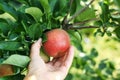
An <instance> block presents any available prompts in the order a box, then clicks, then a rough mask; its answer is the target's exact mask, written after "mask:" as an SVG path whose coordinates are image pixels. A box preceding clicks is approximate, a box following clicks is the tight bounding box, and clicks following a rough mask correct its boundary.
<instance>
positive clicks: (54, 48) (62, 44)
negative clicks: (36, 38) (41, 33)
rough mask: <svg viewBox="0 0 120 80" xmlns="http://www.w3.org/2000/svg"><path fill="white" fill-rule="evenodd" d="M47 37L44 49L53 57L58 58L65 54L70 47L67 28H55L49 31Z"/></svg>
mask: <svg viewBox="0 0 120 80" xmlns="http://www.w3.org/2000/svg"><path fill="white" fill-rule="evenodd" d="M46 38H47V41H46V42H44V43H43V49H44V51H45V53H46V54H47V55H49V56H51V57H54V58H57V57H61V56H63V55H65V53H66V51H67V50H68V49H69V47H70V38H69V35H68V33H67V32H66V31H65V30H62V29H53V30H51V31H48V32H47V33H46Z"/></svg>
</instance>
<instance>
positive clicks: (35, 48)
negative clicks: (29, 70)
mask: <svg viewBox="0 0 120 80" xmlns="http://www.w3.org/2000/svg"><path fill="white" fill-rule="evenodd" d="M41 45H42V39H41V38H40V39H39V40H38V41H36V42H35V43H33V44H32V47H31V51H30V58H31V59H32V60H33V59H36V58H41V57H40V55H39V54H40V48H41Z"/></svg>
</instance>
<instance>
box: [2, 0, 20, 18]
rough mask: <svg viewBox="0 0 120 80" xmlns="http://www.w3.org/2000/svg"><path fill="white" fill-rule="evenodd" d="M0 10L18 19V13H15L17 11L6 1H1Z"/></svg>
mask: <svg viewBox="0 0 120 80" xmlns="http://www.w3.org/2000/svg"><path fill="white" fill-rule="evenodd" d="M0 10H3V11H4V12H7V13H9V14H10V15H12V16H13V17H14V18H15V19H16V20H17V19H18V15H17V14H18V13H17V11H15V9H14V8H12V7H11V6H9V5H8V4H7V3H5V2H2V1H1V3H0Z"/></svg>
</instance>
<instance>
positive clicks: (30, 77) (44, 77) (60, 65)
mask: <svg viewBox="0 0 120 80" xmlns="http://www.w3.org/2000/svg"><path fill="white" fill-rule="evenodd" d="M41 41H42V40H41V38H40V39H39V40H38V41H36V42H35V43H34V44H33V45H32V47H31V52H30V58H31V62H30V64H29V68H28V70H29V71H28V73H27V75H26V76H25V78H24V80H64V79H65V77H66V76H67V74H68V71H69V68H70V66H71V64H72V60H73V56H74V48H73V46H70V48H69V50H68V51H67V52H66V54H65V55H64V56H63V57H60V58H55V59H53V60H52V61H50V62H48V63H45V62H44V61H43V59H42V58H41V56H39V53H40V48H41V46H42V43H41Z"/></svg>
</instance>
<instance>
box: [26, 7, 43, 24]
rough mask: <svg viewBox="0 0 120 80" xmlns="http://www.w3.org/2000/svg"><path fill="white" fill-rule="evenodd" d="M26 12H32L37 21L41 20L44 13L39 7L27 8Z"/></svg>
mask: <svg viewBox="0 0 120 80" xmlns="http://www.w3.org/2000/svg"><path fill="white" fill-rule="evenodd" d="M25 12H26V13H28V14H30V15H31V16H32V17H33V18H34V19H35V21H36V22H39V21H40V19H41V17H42V15H43V13H42V11H41V10H40V9H39V8H37V7H29V8H26V9H25Z"/></svg>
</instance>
